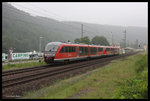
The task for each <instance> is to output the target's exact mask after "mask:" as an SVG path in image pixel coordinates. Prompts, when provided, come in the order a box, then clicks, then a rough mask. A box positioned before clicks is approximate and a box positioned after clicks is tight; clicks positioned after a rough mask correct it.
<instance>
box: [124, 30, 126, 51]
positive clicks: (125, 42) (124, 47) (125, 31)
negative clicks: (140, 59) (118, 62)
mask: <svg viewBox="0 0 150 101" xmlns="http://www.w3.org/2000/svg"><path fill="white" fill-rule="evenodd" d="M124 48H126V30H125V31H124Z"/></svg>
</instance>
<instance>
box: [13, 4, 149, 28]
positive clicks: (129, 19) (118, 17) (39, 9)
mask: <svg viewBox="0 0 150 101" xmlns="http://www.w3.org/2000/svg"><path fill="white" fill-rule="evenodd" d="M11 4H12V5H13V6H15V7H17V8H18V9H21V10H24V11H26V12H29V13H30V14H31V15H34V16H36V15H39V16H46V17H49V18H53V19H56V20H59V21H82V22H88V23H96V24H107V25H121V26H140V27H147V26H148V3H147V2H118V3H117V2H109V3H107V2H106V3H105V2H93V3H92V2H70V3H69V2H68V3H66V2H59V3H58V2H43V3H42V2H26V3H25V2H21V3H19V2H18V3H17V2H11Z"/></svg>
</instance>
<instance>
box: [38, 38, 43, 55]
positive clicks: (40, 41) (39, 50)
mask: <svg viewBox="0 0 150 101" xmlns="http://www.w3.org/2000/svg"><path fill="white" fill-rule="evenodd" d="M42 38H43V37H40V44H39V53H40V54H41V39H42Z"/></svg>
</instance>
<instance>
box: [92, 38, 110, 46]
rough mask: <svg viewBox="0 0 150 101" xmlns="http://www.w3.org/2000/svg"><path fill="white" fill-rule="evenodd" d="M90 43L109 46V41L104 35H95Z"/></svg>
mask: <svg viewBox="0 0 150 101" xmlns="http://www.w3.org/2000/svg"><path fill="white" fill-rule="evenodd" d="M91 43H92V44H95V45H105V46H109V42H108V41H107V39H106V38H105V37H104V36H95V37H94V38H93V39H92V41H91Z"/></svg>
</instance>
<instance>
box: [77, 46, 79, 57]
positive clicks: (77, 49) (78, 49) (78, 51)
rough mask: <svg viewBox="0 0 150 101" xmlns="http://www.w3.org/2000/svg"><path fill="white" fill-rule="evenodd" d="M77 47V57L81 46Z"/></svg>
mask: <svg viewBox="0 0 150 101" xmlns="http://www.w3.org/2000/svg"><path fill="white" fill-rule="evenodd" d="M76 49H77V57H79V47H77V48H76Z"/></svg>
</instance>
